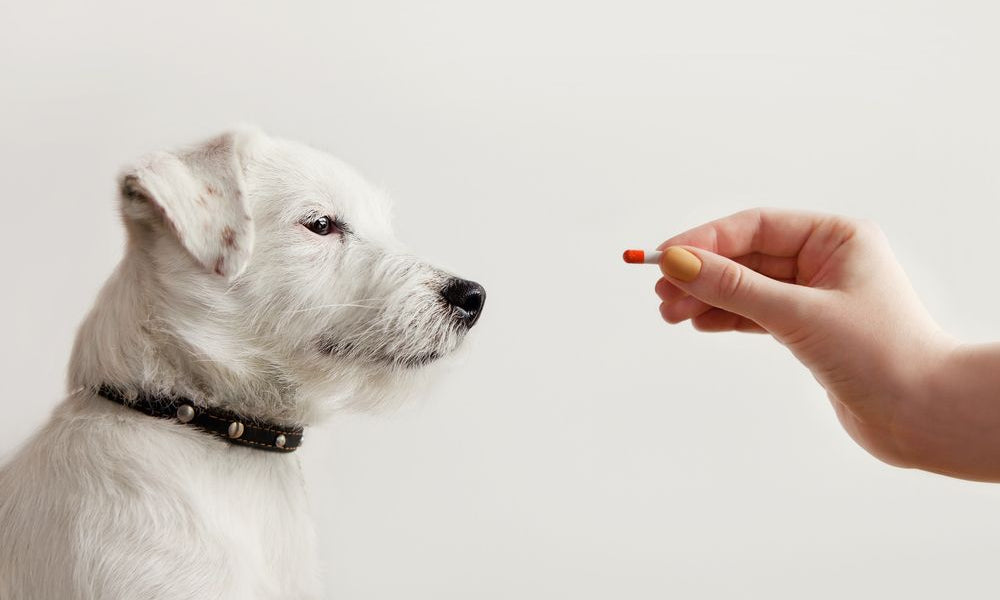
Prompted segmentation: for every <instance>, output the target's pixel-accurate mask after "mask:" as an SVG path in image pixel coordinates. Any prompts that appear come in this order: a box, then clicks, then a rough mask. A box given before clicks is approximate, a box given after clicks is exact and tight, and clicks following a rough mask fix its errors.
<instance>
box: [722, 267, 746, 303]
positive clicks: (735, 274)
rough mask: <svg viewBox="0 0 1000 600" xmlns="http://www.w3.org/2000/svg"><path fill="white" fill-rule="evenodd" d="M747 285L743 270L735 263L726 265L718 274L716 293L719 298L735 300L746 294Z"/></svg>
mask: <svg viewBox="0 0 1000 600" xmlns="http://www.w3.org/2000/svg"><path fill="white" fill-rule="evenodd" d="M747 285H748V283H747V281H746V278H745V277H744V275H743V269H742V268H741V267H740V265H738V264H736V263H732V262H731V263H727V264H726V265H725V266H724V267H723V268H722V271H721V272H720V273H719V279H718V281H717V282H716V286H717V289H716V293H717V294H718V297H719V298H724V299H725V298H735V297H737V296H739V295H741V294H744V293H746V287H747Z"/></svg>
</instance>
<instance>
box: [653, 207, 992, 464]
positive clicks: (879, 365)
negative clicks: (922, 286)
mask: <svg viewBox="0 0 1000 600" xmlns="http://www.w3.org/2000/svg"><path fill="white" fill-rule="evenodd" d="M659 248H660V249H665V252H664V254H663V256H662V257H661V259H660V268H661V270H662V271H663V273H664V277H663V278H662V279H660V280H659V281H658V282H657V284H656V294H657V295H658V296H659V297H660V299H661V300H662V303H661V304H660V313H661V315H662V316H663V318H664V320H666V321H667V322H669V323H680V322H682V321H686V320H690V321H691V322H692V323H693V325H694V327H695V328H696V329H699V330H702V331H745V332H762V333H764V332H766V333H769V334H771V335H772V336H773V337H774V338H775V339H777V340H778V341H779V342H781V343H782V344H784V345H785V346H787V347H788V348H789V349H790V350H791V351H792V353H793V354H794V355H795V356H796V357H797V358H798V359H799V360H800V361H801V362H802V363H803V364H804V365H805V366H806V367H808V368H809V369H810V371H812V373H813V375H814V376H815V378H816V379H817V380H818V381H819V383H820V384H821V385H822V386H823V387H824V388H825V389H826V391H827V394H828V396H829V398H830V401H831V402H832V404H833V407H834V409H835V411H836V414H837V416H838V417H839V419H840V422H841V423H842V424H843V426H844V428H845V429H846V430H847V432H848V433H849V434H850V435H851V437H852V438H853V439H854V440H855V441H857V442H858V443H859V444H860V445H861V446H862V447H864V448H865V449H866V450H868V451H869V452H870V453H872V454H873V455H875V456H876V457H878V458H880V459H881V460H883V461H886V462H888V463H890V464H895V465H899V466H917V467H920V468H926V469H929V470H934V471H938V472H944V473H948V474H955V475H958V476H968V477H971V478H990V477H991V476H982V475H981V474H978V473H971V474H970V473H966V472H964V471H963V470H962V467H961V465H959V466H955V465H953V464H951V462H954V461H958V462H961V461H962V460H963V459H961V458H960V457H957V458H956V457H948V458H947V460H945V461H944V462H941V461H942V460H943V459H941V457H940V456H938V455H940V454H941V453H942V448H941V446H942V445H943V446H944V449H943V450H944V451H945V453H947V451H948V450H949V444H950V440H951V437H949V436H952V437H954V436H957V437H959V438H960V437H961V435H962V432H961V426H960V425H959V424H948V423H945V422H944V421H946V419H943V417H942V415H941V414H939V412H940V411H936V410H935V409H934V407H933V406H932V405H933V403H934V402H935V400H936V398H934V397H932V395H933V394H930V393H929V392H930V391H931V390H935V391H937V390H939V389H940V388H941V387H942V385H940V384H939V383H940V382H938V381H936V380H934V378H935V377H937V374H938V373H939V372H940V371H941V369H942V366H943V365H946V364H948V363H949V361H951V359H952V357H953V356H954V355H955V353H956V349H957V348H958V345H957V344H956V343H955V342H954V341H953V340H951V339H950V338H949V337H948V336H947V335H945V334H944V333H943V332H942V331H941V330H940V328H939V327H938V326H937V325H936V324H935V323H934V321H933V320H932V319H931V317H930V315H929V314H928V313H927V311H926V309H925V308H924V307H923V305H922V304H921V302H920V300H919V298H918V297H917V295H916V293H915V292H914V290H913V288H912V287H911V285H910V283H909V281H908V279H907V277H906V274H905V273H904V272H903V269H902V268H901V267H900V265H899V263H898V262H897V261H896V259H895V257H894V256H893V253H892V251H891V249H890V248H889V244H888V242H887V241H886V238H885V236H884V235H883V234H882V232H881V231H880V230H879V228H878V227H877V226H876V225H874V224H872V223H869V222H866V221H859V220H855V219H849V218H846V217H840V216H834V215H822V214H811V213H803V212H792V211H784V210H774V209H755V210H748V211H744V212H740V213H737V214H734V215H731V216H729V217H726V218H723V219H720V220H717V221H713V222H711V223H707V224H705V225H702V226H700V227H696V228H695V229H692V230H690V231H687V232H685V233H682V234H680V235H678V236H675V237H673V238H670V239H669V240H667V241H666V242H664V243H663V244H661V245H660V247H659ZM997 366H998V367H1000V365H997ZM998 419H1000V415H998ZM942 427H944V428H945V429H946V431H940V429H941V428H942ZM949 427H950V428H951V429H948V428H949ZM959 443H961V442H959ZM948 461H951V462H948ZM998 476H1000V471H998Z"/></svg>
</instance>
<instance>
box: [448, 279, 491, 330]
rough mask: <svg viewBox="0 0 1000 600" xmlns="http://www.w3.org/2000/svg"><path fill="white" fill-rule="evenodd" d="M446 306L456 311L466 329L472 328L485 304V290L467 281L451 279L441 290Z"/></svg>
mask: <svg viewBox="0 0 1000 600" xmlns="http://www.w3.org/2000/svg"><path fill="white" fill-rule="evenodd" d="M441 295H442V296H444V299H445V300H447V301H448V304H450V305H452V306H454V307H455V308H457V309H458V311H457V312H458V318H459V319H461V320H462V322H463V323H464V324H465V326H466V327H472V326H473V325H475V324H476V321H478V320H479V315H480V313H482V312H483V303H485V302H486V289H485V288H483V286H481V285H479V284H478V283H476V282H475V281H469V280H468V279H451V280H449V281H448V283H447V284H445V286H444V289H442V290H441Z"/></svg>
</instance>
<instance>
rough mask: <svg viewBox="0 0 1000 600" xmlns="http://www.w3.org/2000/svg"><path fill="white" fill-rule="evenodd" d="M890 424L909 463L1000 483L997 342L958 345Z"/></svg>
mask: <svg viewBox="0 0 1000 600" xmlns="http://www.w3.org/2000/svg"><path fill="white" fill-rule="evenodd" d="M907 404H908V405H909V406H908V407H907V408H906V409H905V410H904V411H902V412H901V414H900V418H899V419H898V420H897V421H896V423H894V431H893V433H894V436H895V437H896V439H897V443H898V444H899V446H900V447H901V449H904V451H905V454H906V455H907V456H906V458H907V463H909V464H910V465H911V466H913V467H916V468H920V469H925V470H928V471H934V472H937V473H942V474H944V475H950V476H953V477H961V478H963V479H972V480H977V481H992V482H1000V344H982V345H959V346H956V347H955V348H954V349H952V350H951V351H950V352H948V353H947V354H946V355H945V356H944V357H943V359H942V361H941V364H940V365H938V367H937V368H935V369H933V370H932V371H931V372H930V373H929V374H928V376H927V377H926V379H925V380H924V381H922V382H921V386H920V389H919V390H916V391H914V393H913V396H912V397H911V398H910V401H909V402H908V403H907Z"/></svg>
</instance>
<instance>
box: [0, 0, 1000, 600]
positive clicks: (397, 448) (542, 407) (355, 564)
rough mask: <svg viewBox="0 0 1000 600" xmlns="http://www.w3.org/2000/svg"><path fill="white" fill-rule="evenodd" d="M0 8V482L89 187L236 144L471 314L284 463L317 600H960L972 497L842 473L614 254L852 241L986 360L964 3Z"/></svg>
mask: <svg viewBox="0 0 1000 600" xmlns="http://www.w3.org/2000/svg"><path fill="white" fill-rule="evenodd" d="M14 4H15V3H13V2H5V3H4V4H3V6H2V8H0V75H2V77H0V128H2V129H0V165H2V167H0V184H2V185H0V193H2V202H3V213H2V217H0V269H2V273H3V281H4V283H3V292H2V298H0V303H2V304H0V308H2V319H0V322H2V327H3V329H2V331H3V338H2V340H3V343H2V344H0V405H2V406H0V452H3V453H7V452H9V451H11V450H12V449H13V448H15V447H16V445H17V444H19V443H20V442H21V441H23V440H25V439H26V438H27V437H28V436H30V435H31V433H32V431H33V430H34V429H35V428H36V427H37V426H38V425H39V424H40V423H41V422H42V421H43V420H44V419H45V418H46V415H47V414H48V413H49V411H50V410H51V409H52V407H53V406H54V405H55V404H56V403H57V402H58V401H59V400H60V398H61V395H62V393H63V379H64V369H65V365H66V362H67V358H68V354H69V349H70V344H71V341H72V338H73V335H74V330H75V327H76V326H77V324H78V323H79V321H80V320H81V318H82V316H83V315H84V313H85V312H86V311H87V309H88V308H89V306H90V304H91V302H92V300H93V297H94V294H95V292H96V290H97V289H98V287H99V286H100V285H101V283H102V282H103V280H104V279H105V277H106V276H107V274H108V273H109V272H110V271H111V269H112V268H113V266H114V264H115V263H116V261H117V260H118V258H119V257H120V254H121V250H122V231H121V229H120V226H119V223H118V221H117V217H116V213H115V199H114V175H115V173H116V172H117V170H118V168H119V167H120V166H121V165H123V164H124V163H126V162H128V161H129V160H131V159H133V158H135V157H136V156H138V155H140V154H142V153H144V152H147V151H150V150H157V149H161V148H168V147H171V146H175V145H177V144H184V143H187V142H193V141H196V140H198V139H200V138H203V137H205V136H207V135H210V134H213V133H216V132H218V131H220V130H222V129H224V128H226V127H228V126H230V125H232V124H234V123H238V122H241V121H246V122H253V123H256V124H258V125H260V126H262V127H263V128H264V129H265V130H267V131H269V132H271V133H272V134H275V135H280V136H284V137H289V138H294V139H300V140H303V141H307V142H310V143H313V144H315V145H317V146H320V147H322V148H325V149H327V150H329V151H331V152H333V153H334V154H337V155H338V156H340V157H342V158H344V159H345V160H347V161H348V162H351V163H353V164H354V165H356V166H357V167H359V168H360V169H361V170H362V171H363V172H364V173H366V174H367V175H368V176H369V177H370V178H371V179H373V180H374V181H376V182H377V183H379V184H380V185H383V186H384V187H385V188H387V189H388V190H389V191H390V192H391V194H392V196H393V197H394V198H395V201H396V208H397V221H396V222H397V229H398V232H399V234H400V237H401V238H402V239H403V240H405V241H406V242H407V243H408V244H409V245H410V247H411V248H412V249H413V251H414V252H416V253H418V254H422V255H424V256H427V257H428V258H430V259H432V260H434V261H436V262H438V263H439V264H442V265H444V266H448V267H451V268H453V269H455V270H456V271H457V272H459V273H461V274H463V275H466V276H468V277H470V278H473V279H476V280H479V281H481V282H482V283H483V284H484V285H485V286H486V287H487V289H488V292H489V300H488V302H487V306H486V311H485V314H484V316H483V318H482V320H481V321H480V324H479V325H478V326H477V327H476V330H475V332H474V335H473V336H472V339H471V340H470V342H471V344H470V348H468V349H467V351H466V352H465V353H464V357H463V359H462V360H460V361H459V362H458V363H456V364H455V366H454V367H453V368H452V369H451V370H450V373H449V374H447V375H446V376H445V377H444V378H443V379H441V380H440V382H439V383H438V384H437V385H436V386H435V387H434V388H433V389H432V390H431V393H430V394H429V395H428V397H426V398H422V399H419V400H417V401H414V402H412V403H411V404H410V405H408V406H407V407H406V408H404V409H402V410H400V411H399V412H397V413H395V414H392V415H375V416H372V415H342V416H339V417H337V418H336V419H334V420H333V421H332V422H330V423H328V424H326V425H324V426H322V427H317V428H314V429H312V430H311V431H310V432H309V436H308V442H307V444H306V446H305V447H304V449H303V451H302V456H303V458H304V460H305V467H306V471H307V477H308V480H309V482H310V485H311V488H312V490H311V491H312V497H313V500H314V507H315V513H316V518H317V522H318V527H319V530H320V535H321V539H322V552H323V560H324V564H325V567H326V569H327V573H326V574H325V578H326V580H327V582H328V587H329V590H330V594H331V597H335V598H351V599H384V598H418V599H423V598H426V599H435V600H439V599H451V598H454V599H468V598H478V599H549V598H574V599H605V598H628V599H630V600H631V599H644V598H665V597H674V598H735V597H739V598H745V597H756V598H842V597H852V598H876V597H879V598H881V597H895V598H901V597H908V598H941V597H961V598H987V597H990V598H994V597H996V595H997V593H998V591H997V587H998V585H1000V584H998V581H997V579H996V572H997V564H998V558H1000V487H996V486H990V485H986V484H975V483H968V482H962V481H956V480H949V479H946V478H943V477H938V476H933V475H929V474H926V473H921V472H916V471H903V470H897V469H893V468H891V467H888V466H885V465H883V464H881V463H879V462H877V461H876V460H874V459H873V458H870V457H869V456H868V455H867V454H865V453H864V451H862V450H860V449H859V448H857V447H856V446H854V445H853V444H852V442H851V441H850V440H849V438H848V437H847V436H846V435H845V434H844V433H843V432H842V431H841V430H840V429H839V426H838V424H837V422H836V420H835V418H834V416H833V413H832V411H831V410H830V408H829V406H828V404H827V401H826V398H825V395H824V393H823V391H822V390H821V389H820V388H819V387H818V386H817V385H816V384H815V383H814V381H813V380H812V378H811V376H810V375H809V374H808V373H807V372H806V371H805V369H803V368H802V367H801V366H799V365H798V364H797V363H796V362H795V361H794V360H793V359H792V358H791V357H790V355H789V354H788V353H787V352H786V351H785V350H784V349H783V348H781V347H780V346H778V345H777V344H776V343H774V342H773V341H772V340H770V339H769V338H765V337H754V336H740V335H736V334H719V335H707V334H697V333H696V332H694V331H692V330H691V329H690V328H689V327H688V326H686V325H685V326H678V327H669V326H667V325H665V324H664V323H662V322H661V321H660V318H659V315H658V313H657V304H658V300H657V299H656V298H655V296H654V295H653V292H652V288H653V284H654V282H655V279H656V277H657V273H656V269H655V267H626V266H625V265H623V264H622V263H621V258H620V256H621V251H622V249H624V248H626V247H651V246H654V245H655V244H657V243H659V242H660V241H662V240H663V239H666V238H667V237H669V236H671V235H673V234H675V233H678V232H680V231H682V230H684V229H687V228H688V227H691V226H694V225H696V224H699V223H701V222H703V221H705V220H709V219H711V218H715V217H719V216H722V215H725V214H727V213H729V212H732V211H735V210H738V209H741V208H744V207H749V206H753V205H759V204H765V205H776V206H787V207H799V208H807V209H814V210H825V211H834V212H839V213H846V214H851V215H856V216H862V217H868V218H872V219H875V220H877V221H878V222H879V223H881V224H882V226H883V228H884V229H885V230H886V231H887V233H888V235H889V236H890V238H891V240H892V241H893V244H894V247H895V248H896V250H897V253H898V255H899V258H900V260H901V261H902V262H903V263H904V265H905V266H906V268H907V270H908V271H909V272H910V273H911V276H912V277H913V280H914V284H915V286H916V287H917V289H918V290H919V291H920V293H921V294H922V295H923V296H924V298H925V300H926V302H927V304H928V306H929V308H930V309H931V311H932V312H933V313H934V314H935V315H936V316H937V317H938V318H939V320H940V321H941V322H942V324H943V325H944V326H945V327H946V328H947V329H949V330H950V331H952V332H953V333H955V334H956V335H959V336H961V337H962V338H964V339H966V340H970V341H985V340H989V339H997V338H998V337H1000V333H998V332H1000V317H998V314H997V311H996V307H997V303H998V297H1000V283H998V273H1000V271H998V269H997V266H996V257H997V255H998V252H997V249H996V236H997V234H996V231H997V222H998V217H1000V209H998V204H997V198H998V192H1000V176H998V173H1000V169H998V166H1000V143H998V141H997V140H998V139H1000V116H998V115H1000V86H998V84H997V73H998V68H1000V36H998V35H997V23H998V18H1000V11H998V9H997V8H995V7H996V5H995V3H992V2H985V1H984V2H954V1H952V2H943V1H942V2H934V1H915V0H908V1H896V2H888V1H872V0H860V1H859V0H847V1H843V0H842V1H839V2H802V1H787V2H778V1H764V2H741V1H738V0H730V1H701V2H693V1H687V2H649V3H638V2H631V1H626V2H623V1H615V2H611V1H608V2H604V3H592V2H581V1H571V0H508V1H506V2H497V3H473V2H467V1H465V2H463V1H458V0H455V1H452V2H405V1H399V2H381V1H377V2H376V1H371V0H369V1H365V2H361V1H358V2H345V1H336V2H315V3H290V2H283V3H275V4H273V5H270V6H251V5H250V4H248V3H237V2H231V3H227V4H212V3H207V2H189V1H174V2H163V3H157V4H156V5H149V4H147V3H137V2H120V3H107V2H100V3H99V2H72V3H65V4H62V3H27V2H22V3H16V4H17V5H16V6H15V5H14ZM60 4H62V5H60Z"/></svg>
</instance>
